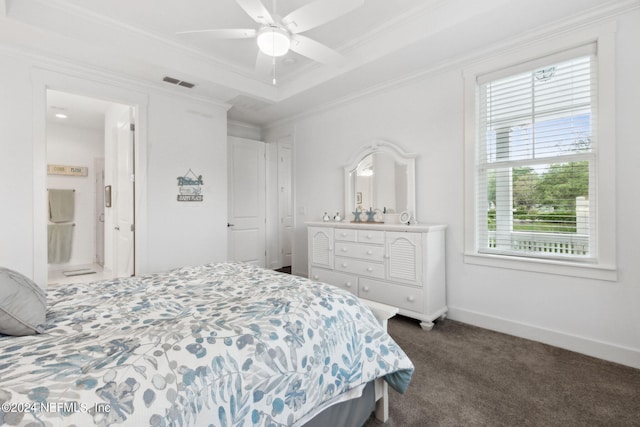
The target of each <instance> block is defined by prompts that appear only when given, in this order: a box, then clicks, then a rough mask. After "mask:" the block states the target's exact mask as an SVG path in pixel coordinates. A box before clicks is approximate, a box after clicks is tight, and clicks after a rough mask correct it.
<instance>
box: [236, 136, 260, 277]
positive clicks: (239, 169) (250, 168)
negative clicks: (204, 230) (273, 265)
mask: <svg viewBox="0 0 640 427" xmlns="http://www.w3.org/2000/svg"><path fill="white" fill-rule="evenodd" d="M265 164H266V159H265V144H264V142H261V141H254V140H250V139H243V138H235V137H229V150H228V171H229V172H228V173H229V192H228V194H229V204H228V206H229V212H228V218H229V219H228V225H229V226H228V230H229V235H228V258H229V260H230V261H241V262H247V263H250V264H254V265H257V266H260V267H265V265H266V224H265V222H266V200H265V194H266V175H265Z"/></svg>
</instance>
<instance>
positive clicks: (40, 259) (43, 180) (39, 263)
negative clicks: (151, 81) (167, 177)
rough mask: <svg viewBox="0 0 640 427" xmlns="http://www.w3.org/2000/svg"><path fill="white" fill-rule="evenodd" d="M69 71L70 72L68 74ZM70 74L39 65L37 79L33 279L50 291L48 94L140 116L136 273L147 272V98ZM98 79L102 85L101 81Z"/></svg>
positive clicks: (112, 84) (34, 74) (120, 85)
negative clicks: (84, 99)
mask: <svg viewBox="0 0 640 427" xmlns="http://www.w3.org/2000/svg"><path fill="white" fill-rule="evenodd" d="M65 71H66V73H65ZM73 74H74V75H71V72H70V71H68V70H63V71H51V70H46V69H42V68H39V67H34V69H33V72H32V78H33V80H32V81H33V96H34V100H33V101H34V102H33V215H34V218H33V280H34V281H35V282H36V283H38V284H39V285H40V286H41V287H42V288H45V289H46V287H47V281H48V268H47V266H48V264H47V221H46V218H47V171H46V170H47V168H46V165H47V124H46V114H47V90H49V89H52V90H57V91H61V92H69V93H74V94H78V95H82V96H87V97H91V98H100V99H103V100H107V101H110V102H114V103H119V104H125V105H129V106H131V107H132V108H133V110H134V114H135V117H136V122H137V125H136V129H135V139H136V144H135V152H134V159H135V160H134V161H135V170H136V174H137V176H136V182H135V185H136V199H135V200H134V206H135V223H136V234H137V237H138V238H137V239H136V241H135V243H134V244H135V246H134V252H135V253H136V260H135V271H136V272H138V273H142V272H146V271H147V262H148V260H147V254H148V251H147V247H146V241H147V226H146V222H145V221H141V220H140V219H141V218H146V217H147V206H146V203H144V199H143V198H142V197H141V195H143V194H147V191H146V190H147V180H146V176H147V168H146V164H147V150H146V147H147V131H146V130H147V124H148V117H147V104H148V97H147V95H146V94H143V93H140V92H138V91H137V89H136V88H135V87H134V86H133V85H128V84H126V83H124V82H121V81H115V80H112V79H110V78H108V77H106V76H96V74H97V73H96V72H91V73H89V72H85V71H78V70H74V71H73ZM96 78H99V79H100V80H101V81H102V82H98V81H96Z"/></svg>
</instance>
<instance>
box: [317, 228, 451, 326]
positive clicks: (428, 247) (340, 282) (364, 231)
mask: <svg viewBox="0 0 640 427" xmlns="http://www.w3.org/2000/svg"><path fill="white" fill-rule="evenodd" d="M306 225H307V226H308V229H307V230H308V244H309V278H310V279H312V280H317V281H321V282H326V283H330V284H332V285H335V286H339V287H341V288H344V289H347V290H349V291H351V292H353V293H354V294H356V295H358V296H359V297H360V298H364V299H367V300H372V301H378V302H381V303H384V304H389V305H392V306H395V307H398V308H399V313H400V314H402V315H405V316H408V317H413V318H415V319H419V320H421V321H422V323H421V326H422V328H424V329H427V330H429V329H431V328H432V327H433V321H434V320H436V319H438V318H440V317H444V316H445V314H446V312H447V302H446V284H445V251H444V244H445V230H446V226H445V225H390V224H367V223H348V222H307V223H306Z"/></svg>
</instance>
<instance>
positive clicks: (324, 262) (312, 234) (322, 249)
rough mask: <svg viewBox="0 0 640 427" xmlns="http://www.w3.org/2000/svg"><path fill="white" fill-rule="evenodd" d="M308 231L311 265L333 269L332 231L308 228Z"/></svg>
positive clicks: (321, 228)
mask: <svg viewBox="0 0 640 427" xmlns="http://www.w3.org/2000/svg"><path fill="white" fill-rule="evenodd" d="M308 230H309V234H308V239H309V255H310V260H311V265H315V266H316V267H325V268H330V269H333V229H332V228H323V227H309V228H308ZM311 265H310V266H309V267H311Z"/></svg>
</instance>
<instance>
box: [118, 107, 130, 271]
mask: <svg viewBox="0 0 640 427" xmlns="http://www.w3.org/2000/svg"><path fill="white" fill-rule="evenodd" d="M133 138H134V131H133V127H132V120H131V108H130V107H127V108H123V109H122V112H121V113H120V117H119V119H118V121H117V129H116V159H117V173H116V191H115V194H114V196H115V197H114V200H113V207H114V208H115V213H116V226H115V227H114V228H115V232H116V239H115V240H116V244H115V249H116V256H115V273H116V275H117V277H127V276H133V275H134V273H135V271H134V238H135V233H134V218H135V215H134V202H133V201H134V196H135V194H134V176H135V175H134V174H135V171H134V161H133V160H134V158H133V153H134V139H133Z"/></svg>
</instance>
